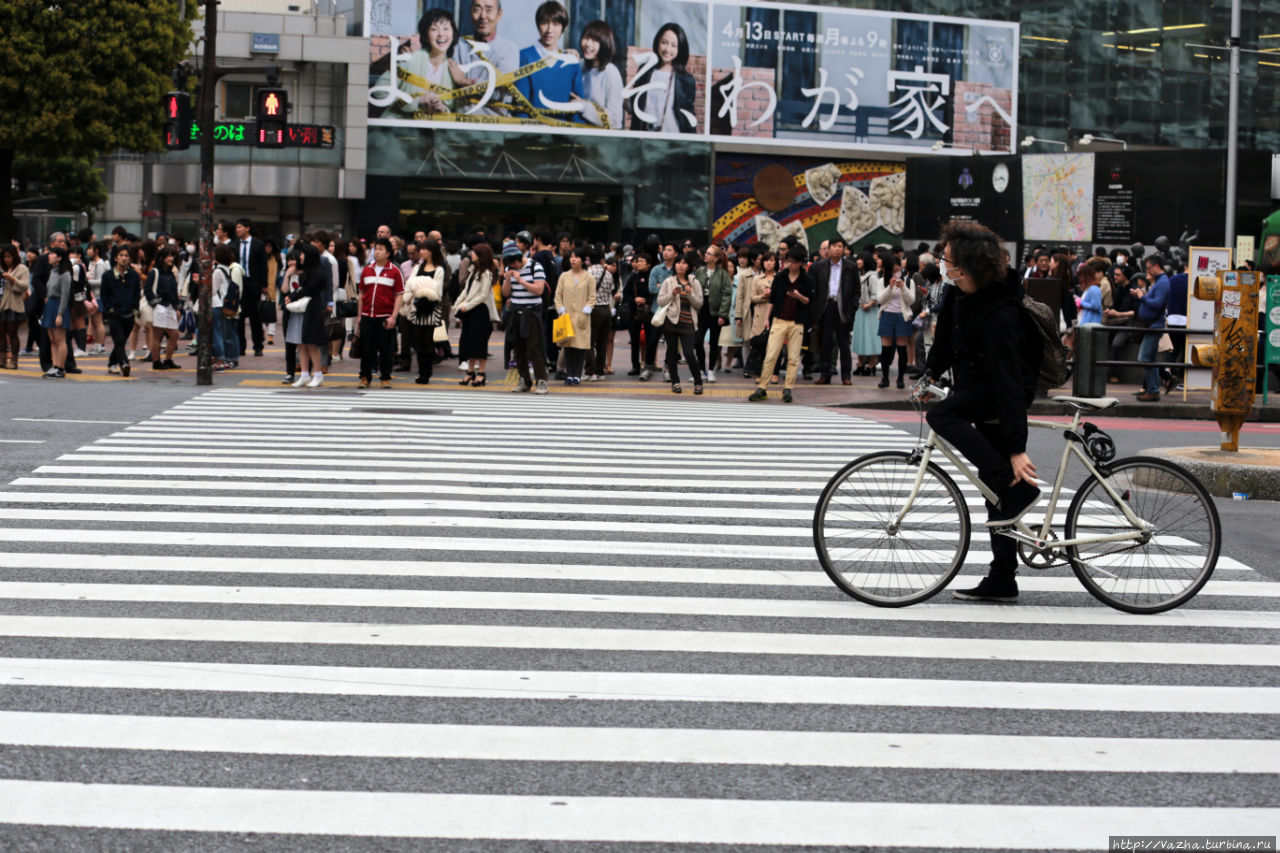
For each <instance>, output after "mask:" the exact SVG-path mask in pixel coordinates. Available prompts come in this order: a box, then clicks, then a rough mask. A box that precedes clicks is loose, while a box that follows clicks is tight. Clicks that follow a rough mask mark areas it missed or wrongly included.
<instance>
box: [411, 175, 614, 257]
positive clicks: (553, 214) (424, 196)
mask: <svg viewBox="0 0 1280 853" xmlns="http://www.w3.org/2000/svg"><path fill="white" fill-rule="evenodd" d="M397 214H398V216H397V218H398V220H399V222H398V225H399V231H400V233H403V234H412V233H413V232H414V231H416V230H418V229H423V230H430V229H432V228H435V229H438V230H439V231H440V232H441V233H442V234H444V235H445V237H446V239H449V238H461V237H465V236H466V235H468V234H470V233H471V231H472V229H473V228H474V227H475V226H476V225H482V226H484V229H485V233H486V234H489V235H496V236H506V235H509V234H512V233H514V232H516V231H520V230H532V229H533V228H536V227H538V226H546V227H548V228H550V229H551V230H552V231H567V232H569V233H570V234H572V235H574V236H575V237H583V238H585V239H587V240H591V241H596V242H607V241H611V240H618V239H620V238H621V236H622V228H621V222H620V220H621V215H622V189H621V188H620V187H603V188H599V189H594V188H584V189H578V188H574V189H566V188H561V187H553V188H548V187H537V186H533V187H527V188H526V187H503V188H492V189H491V188H476V187H445V186H441V185H440V184H439V182H432V183H430V184H428V183H426V182H423V183H419V182H416V181H413V180H411V179H406V180H403V181H402V182H401V185H400V199H399V205H398V210H397Z"/></svg>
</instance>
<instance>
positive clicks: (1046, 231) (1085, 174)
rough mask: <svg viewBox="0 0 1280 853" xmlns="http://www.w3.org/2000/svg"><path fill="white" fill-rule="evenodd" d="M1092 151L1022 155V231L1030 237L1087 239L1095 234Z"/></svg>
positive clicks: (1041, 238)
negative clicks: (1090, 152)
mask: <svg viewBox="0 0 1280 853" xmlns="http://www.w3.org/2000/svg"><path fill="white" fill-rule="evenodd" d="M1093 169H1094V159H1093V155H1092V154H1088V153H1073V154H1028V155H1026V156H1024V157H1023V158H1022V233H1023V237H1024V239H1027V240H1045V241H1050V240H1051V241H1055V242H1061V243H1082V242H1088V241H1089V240H1090V239H1091V238H1092V236H1093V192H1094V182H1093Z"/></svg>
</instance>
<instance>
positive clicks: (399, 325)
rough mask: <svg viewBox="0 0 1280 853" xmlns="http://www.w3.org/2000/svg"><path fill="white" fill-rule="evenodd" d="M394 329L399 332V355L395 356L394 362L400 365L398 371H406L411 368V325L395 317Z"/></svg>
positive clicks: (412, 343)
mask: <svg viewBox="0 0 1280 853" xmlns="http://www.w3.org/2000/svg"><path fill="white" fill-rule="evenodd" d="M396 329H397V330H398V331H399V332H400V354H399V355H397V356H396V362H397V363H398V364H399V365H400V366H399V368H398V369H399V370H408V369H409V368H411V367H413V345H414V334H413V324H412V323H410V322H409V321H408V320H406V319H405V318H404V317H397V318H396Z"/></svg>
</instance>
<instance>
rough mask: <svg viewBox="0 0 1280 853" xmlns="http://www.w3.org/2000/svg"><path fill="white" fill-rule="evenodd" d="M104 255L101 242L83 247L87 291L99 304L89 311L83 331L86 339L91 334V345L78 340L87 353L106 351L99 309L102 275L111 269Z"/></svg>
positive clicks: (105, 251)
mask: <svg viewBox="0 0 1280 853" xmlns="http://www.w3.org/2000/svg"><path fill="white" fill-rule="evenodd" d="M106 255H107V250H106V246H104V245H103V244H102V243H89V244H88V245H86V246H85V247H84V268H85V272H86V273H87V274H88V277H89V292H90V295H91V296H92V297H93V304H94V305H97V306H99V307H98V308H97V309H96V310H91V311H90V312H89V316H88V320H87V323H86V332H85V333H83V337H84V338H86V339H87V338H88V337H89V336H90V335H92V336H93V346H92V347H89V346H88V340H84V341H83V342H80V348H81V349H83V350H85V351H86V352H87V353H88V354H89V355H102V354H103V353H105V352H106V351H107V346H106V340H107V331H106V328H105V327H104V325H103V322H102V309H101V305H102V299H101V293H102V276H103V275H104V274H105V273H106V271H107V270H109V269H111V261H110V259H109V258H107V256H106Z"/></svg>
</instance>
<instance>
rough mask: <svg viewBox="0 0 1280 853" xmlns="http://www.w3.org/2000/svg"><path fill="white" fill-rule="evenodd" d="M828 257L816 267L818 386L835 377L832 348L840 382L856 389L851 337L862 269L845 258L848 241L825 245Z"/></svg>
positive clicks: (815, 328) (829, 382)
mask: <svg viewBox="0 0 1280 853" xmlns="http://www.w3.org/2000/svg"><path fill="white" fill-rule="evenodd" d="M824 245H825V246H826V250H827V253H826V257H824V258H823V259H822V260H819V261H817V262H815V263H814V265H813V268H812V269H811V270H810V271H809V274H810V275H811V276H812V277H813V286H814V300H813V329H814V334H816V335H817V338H818V347H817V349H818V372H819V373H821V374H822V375H821V376H819V377H818V381H817V383H816V384H818V385H830V384H831V377H832V376H834V375H835V358H834V357H833V355H832V352H831V350H832V347H834V348H835V349H836V350H838V351H839V353H840V381H841V382H842V383H843V384H845V385H852V384H853V380H852V379H851V378H850V377H851V376H852V374H853V353H852V352H851V351H850V349H849V346H850V336H851V333H852V332H853V318H854V314H855V312H856V311H857V310H858V294H859V286H860V279H859V277H858V268H857V267H856V266H855V265H854V263H853V262H852V261H850V260H849V259H847V258H846V257H845V256H844V250H845V245H844V238H842V237H834V238H832V239H831V240H829V241H827V242H826V243H824Z"/></svg>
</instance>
